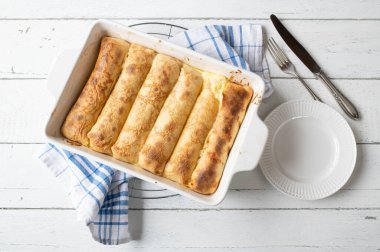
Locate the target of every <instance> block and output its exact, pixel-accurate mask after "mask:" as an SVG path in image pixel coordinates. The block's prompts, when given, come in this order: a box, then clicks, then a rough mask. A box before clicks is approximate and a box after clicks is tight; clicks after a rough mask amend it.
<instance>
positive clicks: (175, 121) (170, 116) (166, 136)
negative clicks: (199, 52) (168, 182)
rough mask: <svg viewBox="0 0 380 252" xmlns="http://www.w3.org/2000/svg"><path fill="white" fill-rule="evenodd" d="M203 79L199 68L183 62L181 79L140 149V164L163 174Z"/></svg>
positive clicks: (151, 170) (153, 171)
mask: <svg viewBox="0 0 380 252" xmlns="http://www.w3.org/2000/svg"><path fill="white" fill-rule="evenodd" d="M202 83H203V78H202V74H201V73H200V72H199V71H198V70H196V69H194V68H192V67H190V66H188V65H183V67H182V70H181V74H180V76H179V79H178V81H177V83H176V85H175V86H174V88H173V90H172V92H171V93H170V95H169V96H168V98H167V99H166V101H165V104H164V106H163V107H162V109H161V112H160V114H159V116H158V118H157V121H156V122H155V124H154V127H153V129H152V131H151V132H150V134H149V136H148V138H147V140H146V142H145V144H144V146H143V148H142V149H141V152H140V154H139V161H138V165H139V166H140V167H143V168H144V169H146V170H148V171H150V172H152V173H155V174H159V175H161V174H162V172H163V170H164V167H165V164H166V162H167V161H168V159H169V157H170V155H171V153H172V151H173V149H174V147H175V144H176V143H177V141H178V138H179V137H180V134H181V131H182V129H183V127H184V125H185V123H186V120H187V117H188V116H189V114H190V112H191V109H192V108H193V105H194V103H195V101H196V99H197V97H198V95H199V92H200V91H201V88H202Z"/></svg>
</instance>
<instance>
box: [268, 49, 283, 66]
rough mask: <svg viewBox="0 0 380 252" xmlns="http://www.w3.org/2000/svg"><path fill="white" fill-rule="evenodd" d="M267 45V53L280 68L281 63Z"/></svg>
mask: <svg viewBox="0 0 380 252" xmlns="http://www.w3.org/2000/svg"><path fill="white" fill-rule="evenodd" d="M267 45H268V51H269V53H270V54H271V55H272V58H273V59H274V62H275V63H276V64H277V65H278V66H279V67H281V65H282V64H281V62H280V61H279V60H278V58H277V55H276V54H274V52H273V48H272V46H271V45H269V43H268V44H267Z"/></svg>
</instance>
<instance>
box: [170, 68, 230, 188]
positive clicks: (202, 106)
mask: <svg viewBox="0 0 380 252" xmlns="http://www.w3.org/2000/svg"><path fill="white" fill-rule="evenodd" d="M203 80H204V81H203V90H202V92H201V94H200V95H199V97H198V99H197V101H196V103H195V105H194V108H193V110H192V111H191V113H190V116H189V118H188V120H187V122H186V125H185V127H184V129H183V131H182V133H181V136H180V138H179V140H178V143H177V145H176V146H175V148H174V151H173V154H172V155H171V157H170V159H169V161H168V163H167V164H166V166H165V170H164V174H163V176H164V177H166V178H168V179H170V180H173V181H176V182H178V183H181V184H187V182H188V180H189V179H190V176H191V173H192V172H193V170H194V168H195V166H196V164H197V161H198V159H199V155H200V153H201V150H202V147H203V144H204V141H205V140H206V137H207V134H208V133H209V131H210V129H211V127H212V125H213V123H214V121H215V118H216V115H217V113H218V106H219V102H218V100H217V98H216V97H215V95H214V92H213V91H212V82H218V83H219V82H224V81H225V78H223V79H219V78H218V76H216V75H212V74H209V73H203Z"/></svg>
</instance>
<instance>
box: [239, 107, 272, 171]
mask: <svg viewBox="0 0 380 252" xmlns="http://www.w3.org/2000/svg"><path fill="white" fill-rule="evenodd" d="M267 138H268V128H267V126H266V125H265V124H264V122H263V121H262V120H261V119H260V118H259V117H258V115H257V114H256V115H255V116H254V117H253V119H252V124H251V125H250V127H249V128H248V132H247V134H246V137H245V139H244V142H243V143H242V145H241V148H240V151H239V156H238V158H237V160H236V164H235V169H234V170H235V173H237V172H241V171H251V170H253V169H254V168H256V166H257V164H258V163H259V160H260V158H261V154H262V153H263V150H264V148H265V144H266V141H267Z"/></svg>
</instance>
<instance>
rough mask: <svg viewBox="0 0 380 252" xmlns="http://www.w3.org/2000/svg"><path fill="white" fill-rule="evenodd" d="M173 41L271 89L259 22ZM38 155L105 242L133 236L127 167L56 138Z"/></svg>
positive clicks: (205, 30) (189, 33) (213, 29)
mask: <svg viewBox="0 0 380 252" xmlns="http://www.w3.org/2000/svg"><path fill="white" fill-rule="evenodd" d="M171 42H174V43H176V44H179V45H182V46H185V47H188V48H191V49H193V50H195V51H198V52H201V53H204V54H207V55H209V56H211V57H214V58H216V59H219V60H222V61H225V62H227V63H230V64H233V65H235V66H238V67H241V68H243V69H247V70H251V71H253V72H255V73H257V74H259V75H260V76H261V77H262V78H263V79H264V81H265V84H266V90H265V95H264V97H268V96H269V95H270V94H271V92H272V86H271V82H270V78H269V70H268V66H267V62H266V59H265V56H264V54H263V35H262V29H261V26H260V25H254V24H248V25H239V26H223V25H213V26H204V27H203V28H200V29H194V30H189V31H185V32H183V33H181V34H178V35H176V36H175V37H173V38H171ZM40 159H41V160H42V161H43V163H44V164H45V165H46V166H47V167H48V168H49V169H50V170H51V171H52V173H53V174H54V176H56V177H57V178H58V179H59V180H61V181H62V183H63V185H64V187H65V189H66V191H67V194H68V196H69V197H70V199H71V201H72V204H73V206H74V207H75V209H76V210H77V215H78V219H79V220H82V221H84V222H85V223H86V225H87V226H88V227H89V229H90V231H91V234H92V236H93V238H94V239H95V240H97V241H99V242H101V243H103V244H107V245H113V244H121V243H125V242H127V241H128V240H129V233H128V175H127V174H126V173H123V172H120V171H118V170H115V169H113V168H111V167H109V166H106V165H104V164H101V163H98V162H93V161H91V160H88V159H87V158H85V157H83V156H80V155H77V154H74V153H71V152H69V151H66V150H63V149H59V148H57V147H56V146H54V145H52V144H47V145H46V147H45V150H44V151H43V153H42V154H41V155H40Z"/></svg>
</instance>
